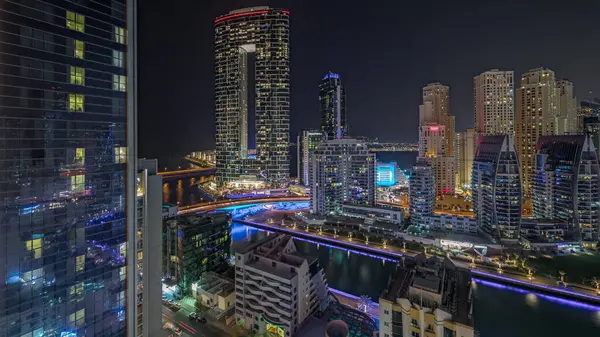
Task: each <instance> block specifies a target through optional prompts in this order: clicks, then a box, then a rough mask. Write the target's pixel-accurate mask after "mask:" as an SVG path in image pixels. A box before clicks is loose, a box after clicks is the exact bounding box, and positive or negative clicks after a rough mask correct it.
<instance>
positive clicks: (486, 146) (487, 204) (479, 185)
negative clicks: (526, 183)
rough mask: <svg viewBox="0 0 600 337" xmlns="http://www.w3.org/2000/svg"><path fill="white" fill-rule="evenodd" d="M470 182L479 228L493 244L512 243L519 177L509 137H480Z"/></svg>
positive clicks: (519, 203) (517, 213) (517, 220)
mask: <svg viewBox="0 0 600 337" xmlns="http://www.w3.org/2000/svg"><path fill="white" fill-rule="evenodd" d="M477 142H478V144H477V155H476V156H475V160H474V162H473V173H472V174H473V177H472V181H471V188H472V193H473V195H472V197H473V212H474V213H475V219H476V220H477V226H478V227H479V229H480V230H481V231H482V232H483V233H484V234H485V235H486V236H488V237H489V238H491V239H492V240H494V241H495V242H497V241H498V240H500V241H501V242H513V241H514V242H516V240H518V239H519V233H520V225H521V206H522V193H521V174H520V172H519V160H518V157H517V152H516V149H515V144H514V140H513V136H510V135H504V136H482V137H479V139H478V141H477Z"/></svg>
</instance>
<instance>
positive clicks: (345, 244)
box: [236, 220, 600, 304]
mask: <svg viewBox="0 0 600 337" xmlns="http://www.w3.org/2000/svg"><path fill="white" fill-rule="evenodd" d="M236 221H239V222H240V223H242V224H245V225H247V226H251V227H255V228H259V229H263V230H268V231H273V232H282V233H287V234H291V235H293V236H295V237H299V238H302V239H304V240H306V241H312V242H314V243H317V244H324V245H331V246H334V247H336V248H344V249H347V250H350V251H351V252H352V251H354V252H356V253H358V254H365V255H370V256H373V257H377V258H388V259H392V260H395V261H398V260H400V259H402V257H403V256H408V257H412V256H414V255H416V254H419V252H414V251H410V250H403V249H402V248H399V247H396V246H391V245H388V246H385V247H384V246H382V245H380V244H374V243H368V244H367V243H366V242H364V241H362V240H358V239H350V238H348V237H342V236H337V237H336V236H334V235H332V234H330V233H325V232H314V231H307V230H306V229H300V228H293V227H287V226H281V225H279V224H277V223H273V224H268V223H264V222H262V221H260V222H259V221H253V220H236ZM453 262H454V263H455V264H456V265H457V266H459V267H461V268H466V269H471V270H472V272H473V275H474V276H477V277H479V278H487V279H493V280H495V281H497V282H502V283H510V284H513V285H515V286H520V287H524V288H529V289H535V290H538V291H542V292H545V293H553V294H555V295H558V296H563V297H570V298H574V299H577V300H582V301H586V302H589V303H594V304H600V296H598V295H597V294H596V292H595V290H594V289H593V288H591V287H587V286H583V285H579V284H571V287H570V288H572V289H564V288H559V287H558V285H557V282H556V281H555V280H552V279H548V278H544V277H534V278H531V279H530V278H529V277H528V276H527V275H525V274H523V273H521V272H519V271H518V270H514V269H511V268H504V269H503V270H502V273H499V272H498V270H497V267H495V266H490V265H487V264H482V263H477V264H475V265H473V264H471V263H469V262H468V261H463V260H459V259H453Z"/></svg>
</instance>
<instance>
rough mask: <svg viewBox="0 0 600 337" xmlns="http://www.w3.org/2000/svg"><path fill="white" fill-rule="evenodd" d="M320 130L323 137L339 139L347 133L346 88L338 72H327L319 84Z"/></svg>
mask: <svg viewBox="0 0 600 337" xmlns="http://www.w3.org/2000/svg"><path fill="white" fill-rule="evenodd" d="M319 104H320V110H321V132H323V135H324V137H325V139H340V138H343V137H345V136H347V135H348V125H347V120H346V90H345V89H344V87H343V86H342V79H341V78H340V74H336V73H332V72H331V71H330V72H328V73H327V74H326V75H325V76H324V77H323V79H322V80H321V83H320V84H319Z"/></svg>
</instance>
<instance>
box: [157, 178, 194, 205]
mask: <svg viewBox="0 0 600 337" xmlns="http://www.w3.org/2000/svg"><path fill="white" fill-rule="evenodd" d="M202 201H203V198H202V197H201V196H200V191H199V190H198V186H197V185H196V179H195V178H191V179H179V180H168V181H165V182H164V183H163V202H164V203H167V204H176V205H179V206H187V205H192V204H196V203H199V202H202Z"/></svg>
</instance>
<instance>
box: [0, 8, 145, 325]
mask: <svg viewBox="0 0 600 337" xmlns="http://www.w3.org/2000/svg"><path fill="white" fill-rule="evenodd" d="M0 8H1V9H2V15H1V17H0V50H1V53H0V64H1V66H0V96H1V97H2V99H1V102H0V106H1V108H0V110H1V111H2V113H0V125H2V127H0V203H1V204H2V205H3V207H2V209H1V210H0V247H2V250H3V252H2V254H0V275H2V276H1V277H0V336H100V337H102V336H105V337H107V336H124V335H125V333H126V331H127V333H128V334H129V335H131V336H133V335H137V333H135V332H134V330H135V329H136V327H137V324H136V323H135V320H136V318H137V315H136V307H137V305H136V303H137V301H136V294H135V291H133V289H135V287H136V286H137V280H136V278H135V277H133V276H134V274H133V273H134V272H135V270H136V268H135V267H134V264H135V260H136V257H135V254H134V253H133V252H134V251H135V243H136V240H134V237H135V235H136V230H135V228H136V226H135V205H136V188H135V179H136V174H137V172H136V169H135V166H136V163H135V156H136V152H135V136H136V134H135V125H136V114H135V108H136V100H135V99H136V91H135V85H136V82H135V70H136V69H135V59H136V48H135V45H136V39H135V29H134V28H135V20H136V6H135V1H133V0H128V1H127V2H126V1H124V0H113V1H107V0H95V1H60V2H59V1H40V0H27V1H25V0H16V1H3V2H2V4H1V5H0ZM128 238H129V240H128ZM128 251H129V252H131V253H130V254H127V252H128ZM129 289H131V290H129ZM126 309H127V310H126Z"/></svg>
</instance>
